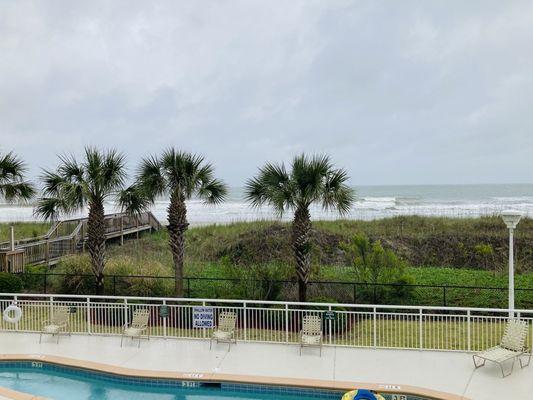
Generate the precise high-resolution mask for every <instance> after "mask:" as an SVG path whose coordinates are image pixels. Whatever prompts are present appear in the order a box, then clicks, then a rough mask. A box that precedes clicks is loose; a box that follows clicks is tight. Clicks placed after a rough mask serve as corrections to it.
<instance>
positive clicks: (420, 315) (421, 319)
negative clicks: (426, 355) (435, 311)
mask: <svg viewBox="0 0 533 400" xmlns="http://www.w3.org/2000/svg"><path fill="white" fill-rule="evenodd" d="M418 320H419V321H418V336H419V338H420V340H419V341H418V345H419V349H420V350H422V349H423V348H424V327H423V323H424V315H423V313H422V309H420V310H419V311H418Z"/></svg>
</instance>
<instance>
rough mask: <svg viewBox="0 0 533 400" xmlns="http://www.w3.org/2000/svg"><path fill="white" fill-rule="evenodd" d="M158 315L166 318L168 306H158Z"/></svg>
mask: <svg viewBox="0 0 533 400" xmlns="http://www.w3.org/2000/svg"><path fill="white" fill-rule="evenodd" d="M159 317H160V318H167V317H168V306H166V305H162V306H160V307H159Z"/></svg>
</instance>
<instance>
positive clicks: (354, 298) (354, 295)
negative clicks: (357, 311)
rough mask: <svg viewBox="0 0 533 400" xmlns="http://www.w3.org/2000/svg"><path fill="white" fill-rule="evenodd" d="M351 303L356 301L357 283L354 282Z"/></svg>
mask: <svg viewBox="0 0 533 400" xmlns="http://www.w3.org/2000/svg"><path fill="white" fill-rule="evenodd" d="M353 303H354V304H356V303H357V285H356V284H355V283H354V284H353Z"/></svg>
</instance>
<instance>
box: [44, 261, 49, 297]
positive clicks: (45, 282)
mask: <svg viewBox="0 0 533 400" xmlns="http://www.w3.org/2000/svg"><path fill="white" fill-rule="evenodd" d="M47 268H48V267H47ZM43 278H44V279H43V281H44V282H43V289H44V290H43V291H44V294H46V287H47V286H48V283H47V281H46V270H44V276H43Z"/></svg>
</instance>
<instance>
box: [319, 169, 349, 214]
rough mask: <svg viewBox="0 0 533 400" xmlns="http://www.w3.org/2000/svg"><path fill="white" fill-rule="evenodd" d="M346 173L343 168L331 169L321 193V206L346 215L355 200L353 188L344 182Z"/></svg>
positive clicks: (346, 177) (346, 178)
mask: <svg viewBox="0 0 533 400" xmlns="http://www.w3.org/2000/svg"><path fill="white" fill-rule="evenodd" d="M346 181H348V173H347V172H346V171H345V170H343V169H337V170H333V171H331V172H330V173H329V174H328V175H327V178H326V182H325V184H324V191H323V194H322V207H323V208H324V209H325V210H336V211H337V212H338V213H339V214H341V215H346V214H347V213H349V212H350V209H351V207H352V205H353V202H354V201H355V192H354V190H353V189H352V188H351V187H349V186H348V185H347V184H346Z"/></svg>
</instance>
